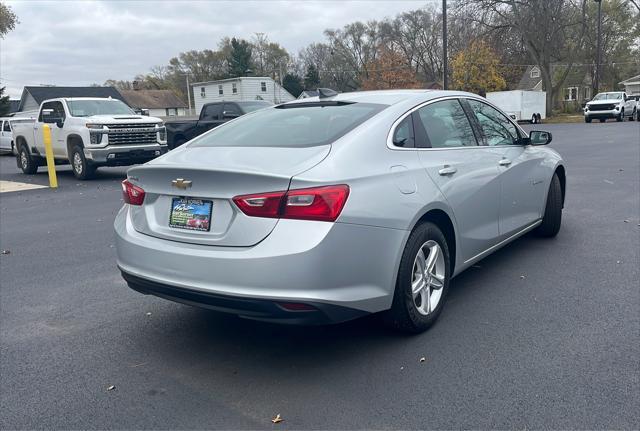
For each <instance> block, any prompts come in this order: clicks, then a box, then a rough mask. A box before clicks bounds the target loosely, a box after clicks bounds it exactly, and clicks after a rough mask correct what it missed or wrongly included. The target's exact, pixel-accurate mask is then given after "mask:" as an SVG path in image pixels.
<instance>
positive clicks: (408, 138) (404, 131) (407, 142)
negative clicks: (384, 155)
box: [393, 115, 415, 148]
mask: <svg viewBox="0 0 640 431" xmlns="http://www.w3.org/2000/svg"><path fill="white" fill-rule="evenodd" d="M414 144H415V136H414V134H413V117H412V116H411V115H409V116H408V117H407V118H405V119H404V120H402V121H401V122H400V124H398V126H397V127H396V130H395V132H394V133H393V145H395V146H396V147H402V148H413V147H414V146H415V145H414Z"/></svg>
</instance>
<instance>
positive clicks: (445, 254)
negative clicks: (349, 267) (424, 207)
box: [383, 223, 451, 334]
mask: <svg viewBox="0 0 640 431" xmlns="http://www.w3.org/2000/svg"><path fill="white" fill-rule="evenodd" d="M421 251H422V258H420V257H419V255H420V252H421ZM432 253H435V254H433V263H434V265H433V267H432V269H431V270H429V269H428V268H427V273H425V272H424V271H422V269H421V268H425V267H427V266H428V264H429V262H430V257H431V256H432ZM420 262H422V263H420ZM421 271H422V272H421ZM419 274H422V278H420V277H418V275H419ZM450 274H451V269H450V260H449V247H448V245H447V241H446V239H445V237H444V235H443V234H442V231H441V230H440V229H439V228H438V226H436V225H435V224H433V223H421V224H419V225H418V226H416V228H415V229H414V230H413V232H411V235H409V239H408V240H407V244H406V246H405V248H404V251H403V253H402V259H401V261H400V268H399V270H398V278H397V280H396V287H395V292H394V295H393V303H392V305H391V309H389V310H387V311H386V312H385V313H384V314H383V318H384V321H385V323H386V324H387V326H390V327H391V328H393V329H396V330H400V331H403V332H409V333H414V334H415V333H420V332H423V331H425V330H427V329H428V328H429V327H430V326H431V325H433V324H434V322H435V321H436V320H437V319H438V316H439V315H440V313H441V312H442V307H443V306H444V302H445V299H446V295H447V291H448V288H449V279H450V277H451V275H450ZM425 276H426V277H427V278H425ZM420 280H422V282H420ZM414 283H415V285H416V286H417V287H420V285H421V286H422V289H417V288H416V291H415V292H417V293H416V294H414V289H413V287H412V286H413V285H414ZM425 298H428V299H427V300H426V301H425Z"/></svg>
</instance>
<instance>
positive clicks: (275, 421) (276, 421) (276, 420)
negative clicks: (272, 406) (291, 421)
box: [271, 413, 284, 424]
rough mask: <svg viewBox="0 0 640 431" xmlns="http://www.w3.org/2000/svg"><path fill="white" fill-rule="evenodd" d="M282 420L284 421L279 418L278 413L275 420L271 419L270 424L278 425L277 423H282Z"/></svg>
mask: <svg viewBox="0 0 640 431" xmlns="http://www.w3.org/2000/svg"><path fill="white" fill-rule="evenodd" d="M283 420H284V419H282V418H281V417H280V413H278V414H277V415H276V417H275V418H273V419H271V422H273V423H274V424H279V423H280V422H282V421H283Z"/></svg>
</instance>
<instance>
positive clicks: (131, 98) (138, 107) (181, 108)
mask: <svg viewBox="0 0 640 431" xmlns="http://www.w3.org/2000/svg"><path fill="white" fill-rule="evenodd" d="M120 94H122V97H124V101H125V103H126V104H127V105H129V106H131V108H133V110H134V111H136V112H138V113H140V114H144V115H150V116H151V117H175V116H182V115H187V108H188V106H187V103H186V102H184V101H183V100H181V99H180V98H179V97H178V96H176V94H175V93H174V92H173V91H171V90H120Z"/></svg>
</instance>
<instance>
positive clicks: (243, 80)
mask: <svg viewBox="0 0 640 431" xmlns="http://www.w3.org/2000/svg"><path fill="white" fill-rule="evenodd" d="M191 86H192V87H193V99H194V102H195V103H194V105H195V111H196V114H199V113H200V110H202V106H203V105H204V104H205V103H211V102H222V101H228V102H230V101H241V100H244V101H247V100H267V101H269V102H272V103H283V102H289V101H291V100H295V97H293V96H292V95H291V93H289V92H288V91H287V90H285V89H284V88H283V87H282V86H280V84H279V83H277V82H276V81H274V80H273V79H271V78H269V77H258V76H243V77H239V78H229V79H221V80H218V81H208V82H197V83H195V84H191Z"/></svg>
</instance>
